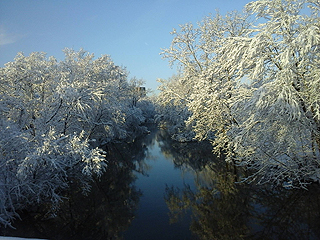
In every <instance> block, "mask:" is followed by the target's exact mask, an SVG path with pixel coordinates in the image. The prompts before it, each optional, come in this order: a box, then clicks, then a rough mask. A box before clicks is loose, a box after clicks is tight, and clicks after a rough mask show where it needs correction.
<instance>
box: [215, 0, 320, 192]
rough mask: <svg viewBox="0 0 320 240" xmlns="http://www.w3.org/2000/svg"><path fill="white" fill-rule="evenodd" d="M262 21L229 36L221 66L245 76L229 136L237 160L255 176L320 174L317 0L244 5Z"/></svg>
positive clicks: (298, 180)
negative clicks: (243, 32) (243, 33)
mask: <svg viewBox="0 0 320 240" xmlns="http://www.w3.org/2000/svg"><path fill="white" fill-rule="evenodd" d="M246 8H247V10H248V11H249V12H252V14H254V15H255V16H256V17H257V18H258V20H259V22H260V24H258V25H257V26H256V27H254V28H252V36H250V37H230V38H227V39H226V41H225V44H224V46H223V47H222V48H221V54H222V57H223V58H225V59H228V61H226V62H225V65H224V66H225V67H226V68H230V69H231V71H234V72H238V73H239V77H242V76H245V77H246V79H247V80H248V81H249V83H250V88H249V89H248V88H244V87H239V88H237V91H238V94H235V95H234V99H233V107H232V113H233V115H234V117H235V119H236V121H237V123H238V125H233V126H234V128H233V129H232V131H230V132H229V133H230V137H231V138H232V139H233V150H234V151H235V152H236V154H237V156H236V157H237V160H238V161H239V163H242V164H244V165H245V166H247V167H250V168H253V169H255V170H257V175H254V176H252V177H253V178H255V177H256V176H258V179H259V181H260V182H269V181H272V182H275V183H279V184H286V185H289V186H303V185H304V183H305V182H308V181H310V180H311V181H319V178H320V160H319V159H320V158H319V130H320V128H319V127H320V125H319V120H320V119H319V111H320V109H319V105H318V104H319V97H320V95H319V91H318V89H319V84H318V82H319V81H318V78H319V56H320V55H319V54H320V52H319V44H320V35H319V33H320V32H319V10H320V9H319V2H318V1H307V0H303V1H302V0H301V1H293V0H272V1H256V2H252V3H249V4H248V5H247V6H246Z"/></svg>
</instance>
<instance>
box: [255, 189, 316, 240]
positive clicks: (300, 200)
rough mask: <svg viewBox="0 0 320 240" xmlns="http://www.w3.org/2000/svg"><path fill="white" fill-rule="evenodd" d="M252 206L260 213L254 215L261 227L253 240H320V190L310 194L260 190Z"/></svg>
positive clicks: (257, 191)
mask: <svg viewBox="0 0 320 240" xmlns="http://www.w3.org/2000/svg"><path fill="white" fill-rule="evenodd" d="M251 202H252V204H255V206H256V208H257V209H258V210H259V211H256V212H255V213H254V214H253V218H254V219H255V221H256V222H257V223H258V224H259V225H260V226H261V227H260V229H259V230H257V231H256V232H255V234H254V235H252V236H250V238H252V239H297V240H300V239H320V188H319V184H313V185H310V186H309V188H308V190H303V189H291V190H287V189H284V188H278V189H270V188H258V189H254V191H251Z"/></svg>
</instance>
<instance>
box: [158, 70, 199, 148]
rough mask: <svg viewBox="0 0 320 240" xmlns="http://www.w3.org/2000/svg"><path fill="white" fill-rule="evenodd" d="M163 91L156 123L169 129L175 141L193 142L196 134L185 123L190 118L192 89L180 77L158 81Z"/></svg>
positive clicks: (159, 96) (159, 98)
mask: <svg viewBox="0 0 320 240" xmlns="http://www.w3.org/2000/svg"><path fill="white" fill-rule="evenodd" d="M158 81H159V82H160V83H161V86H160V87H159V90H160V91H161V92H160V93H159V95H158V98H157V104H156V106H157V115H156V122H157V123H159V124H160V125H161V127H164V128H166V129H167V131H168V133H169V134H170V135H171V136H172V138H173V139H175V140H177V141H181V142H185V141H191V140H192V139H193V138H194V136H195V134H194V131H193V129H192V128H191V127H190V126H186V123H185V121H186V120H187V119H188V118H189V117H190V114H191V113H190V111H189V110H188V107H187V104H188V102H189V98H190V93H191V91H192V87H190V86H188V85H187V84H185V83H184V81H183V79H182V78H179V76H173V77H172V78H171V79H169V80H168V81H165V80H163V79H159V80H158Z"/></svg>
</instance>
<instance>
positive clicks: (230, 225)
mask: <svg viewBox="0 0 320 240" xmlns="http://www.w3.org/2000/svg"><path fill="white" fill-rule="evenodd" d="M160 140H161V149H162V151H164V152H165V153H166V154H167V155H170V156H172V157H173V159H174V162H175V164H176V166H184V167H187V168H192V169H193V170H194V171H195V172H196V178H195V186H196V187H195V188H191V187H189V186H185V187H184V188H183V189H178V188H175V187H169V186H168V187H167V188H166V196H165V199H166V202H167V205H168V207H169V209H170V212H171V216H170V217H171V221H173V222H174V221H179V219H180V217H181V216H182V215H183V214H185V213H186V212H189V211H188V210H191V211H192V222H191V225H190V229H191V230H192V232H193V233H195V234H196V235H197V236H198V237H199V238H200V239H320V221H319V220H320V189H319V185H314V186H310V189H309V190H308V191H306V190H303V189H291V190H288V189H284V188H279V189H278V188H274V187H272V186H266V185H265V186H254V185H253V184H252V185H247V184H242V183H235V180H236V179H238V176H235V174H238V175H239V174H243V173H241V172H240V170H239V169H237V171H234V169H230V166H228V165H226V164H225V163H224V161H222V159H219V158H216V157H213V156H209V153H205V151H206V150H205V149H203V148H202V147H200V145H199V147H198V145H196V144H181V143H178V142H174V141H166V140H165V137H164V136H163V137H162V138H161V135H160ZM203 154H205V155H203ZM197 161H199V162H197Z"/></svg>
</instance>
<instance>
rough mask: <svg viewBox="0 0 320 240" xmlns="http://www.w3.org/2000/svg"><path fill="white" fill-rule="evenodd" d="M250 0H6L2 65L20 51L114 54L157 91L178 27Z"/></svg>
mask: <svg viewBox="0 0 320 240" xmlns="http://www.w3.org/2000/svg"><path fill="white" fill-rule="evenodd" d="M248 2H251V1H250V0H112V1H110V0H104V1H103V0H90V1H89V0H87V1H84V0H1V1H0V67H3V66H4V64H5V63H6V62H9V61H13V59H14V57H15V56H16V54H17V53H18V52H24V54H25V55H29V54H30V53H31V52H35V51H39V52H46V53H47V54H48V56H54V57H56V58H57V59H58V60H63V56H64V55H63V52H62V49H64V48H65V47H68V48H73V49H74V50H79V49H80V48H83V49H84V50H86V51H88V52H90V53H94V54H95V56H96V57H99V56H101V55H103V54H108V55H110V56H111V58H112V59H113V61H114V62H115V64H116V65H119V66H124V67H126V68H127V70H128V71H129V72H130V76H129V77H133V76H135V77H137V78H139V79H140V78H142V79H144V80H145V81H146V86H147V87H148V88H152V89H156V87H157V82H156V79H157V78H164V79H167V78H168V77H170V76H171V75H172V74H173V73H175V69H171V68H170V66H169V63H168V61H167V60H163V59H162V58H161V56H160V55H159V53H160V52H161V48H167V47H169V46H170V43H171V40H172V36H171V35H170V32H171V31H172V29H173V28H179V24H184V23H187V22H192V23H196V22H197V21H201V20H202V19H203V17H205V16H207V15H209V13H214V12H215V10H216V9H219V10H220V13H221V14H225V13H226V12H228V11H232V10H235V9H237V10H241V9H242V7H243V6H244V5H245V4H246V3H248Z"/></svg>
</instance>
